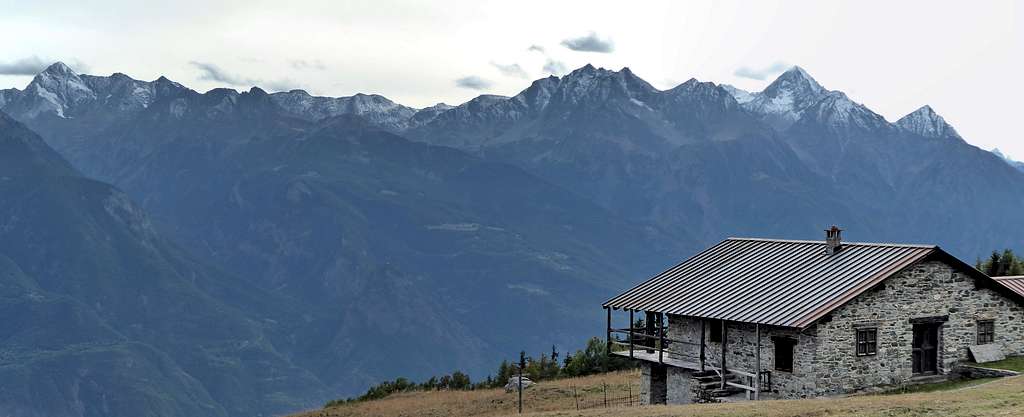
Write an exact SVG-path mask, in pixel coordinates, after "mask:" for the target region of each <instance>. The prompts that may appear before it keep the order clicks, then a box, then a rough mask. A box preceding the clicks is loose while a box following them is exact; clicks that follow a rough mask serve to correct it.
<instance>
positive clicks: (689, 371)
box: [604, 226, 1024, 404]
mask: <svg viewBox="0 0 1024 417" xmlns="http://www.w3.org/2000/svg"><path fill="white" fill-rule="evenodd" d="M841 232H842V231H841V230H840V229H838V228H836V227H834V226H833V227H832V228H831V229H829V230H826V240H825V241H794V240H771V239H740V238H730V239H727V240H725V241H723V242H721V243H719V244H717V245H714V246H712V247H710V248H708V249H706V250H704V251H702V252H700V253H698V254H697V255H695V256H693V257H692V258H690V259H688V260H686V261H684V262H682V263H680V264H679V265H676V266H674V267H672V268H671V269H669V270H667V271H665V272H662V273H661V274H658V275H656V276H654V277H653V278H651V279H649V280H647V281H645V282H643V283H641V284H639V285H637V286H636V287H634V288H632V289H630V290H628V291H626V292H624V293H622V294H621V295H619V296H617V297H615V298H612V299H611V300H609V301H608V302H606V303H605V304H604V308H605V309H606V310H607V316H608V348H609V351H610V352H611V353H613V354H616V355H621V356H628V357H632V358H634V359H637V360H639V361H641V368H642V377H641V378H642V379H641V394H642V395H643V398H642V400H641V401H642V402H645V403H652V404H657V403H670V404H673V403H687V402H693V401H701V400H704V399H707V398H708V397H710V396H719V395H727V394H729V393H730V392H732V391H737V392H742V391H746V393H747V397H748V398H750V399H759V398H761V397H762V394H767V393H771V395H772V396H774V397H777V398H802V397H812V396H822V395H831V394H840V393H849V392H855V391H860V390H865V389H871V388H873V387H880V386H900V385H905V384H912V383H917V382H922V381H930V380H936V379H943V378H946V377H948V376H950V375H953V374H955V373H956V372H957V370H958V366H959V365H960V364H962V363H964V362H966V361H969V360H972V359H973V357H972V355H975V354H979V352H982V351H985V352H997V353H1000V354H1005V355H1024V279H1019V280H1014V279H998V280H997V279H993V278H990V277H988V276H987V275H985V274H983V273H981V272H979V271H978V270H976V269H974V268H973V267H971V266H970V265H968V264H966V263H964V262H962V261H960V260H958V259H957V258H956V257H954V256H952V255H950V254H948V253H946V252H945V251H943V250H942V249H940V248H939V247H938V246H924V245H897V244H880V243H844V242H842V239H841ZM1015 288H1016V289H1015ZM613 310H614V311H624V312H626V313H628V316H629V323H631V324H630V325H629V326H628V327H626V328H613V327H612V323H613V321H612V311H613ZM617 314H619V315H620V316H621V314H622V313H617ZM641 318H642V319H644V324H643V325H642V327H637V325H635V324H633V323H637V322H638V321H637V319H641ZM620 335H621V337H620Z"/></svg>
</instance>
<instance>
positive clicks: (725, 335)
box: [719, 320, 729, 389]
mask: <svg viewBox="0 0 1024 417" xmlns="http://www.w3.org/2000/svg"><path fill="white" fill-rule="evenodd" d="M728 323H729V322H727V321H725V320H722V366H720V367H719V368H721V369H722V389H725V374H726V373H728V371H727V370H726V369H727V368H726V367H725V353H726V352H727V349H728V348H727V347H726V346H727V345H728V344H729V325H728Z"/></svg>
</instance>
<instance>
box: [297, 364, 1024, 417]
mask: <svg viewBox="0 0 1024 417" xmlns="http://www.w3.org/2000/svg"><path fill="white" fill-rule="evenodd" d="M637 382H638V375H637V374H636V373H635V372H623V373H615V374H608V375H596V376H591V377H586V378H575V379H568V380H561V381H551V382H544V383H541V384H538V386H537V387H534V388H530V389H528V390H526V392H525V393H524V399H523V403H524V405H525V407H526V411H528V412H529V413H528V414H527V415H530V416H534V417H538V416H549V417H554V416H560V417H569V416H587V417H598V416H626V417H631V416H635V417H639V416H651V417H657V416H679V417H687V416H692V417H697V416H701V417H704V416H711V417H741V416H742V417H784V416H785V417H788V416H801V417H883V416H884V417H895V416H899V417H924V416H952V417H967V416H972V417H974V416H1024V376H1022V377H1014V378H1005V379H999V380H995V381H993V382H989V383H985V384H982V385H976V386H970V387H966V388H960V389H955V390H951V391H939V392H928V393H919V394H905V395H867V396H857V397H847V398H831V399H812V400H786V401H781V400H780V401H761V402H756V403H754V402H740V403H730V404H694V405H681V406H653V407H632V408H622V407H620V408H609V409H589V410H584V411H576V409H575V404H574V401H573V395H572V387H573V386H576V388H577V391H578V392H579V393H580V394H581V395H582V396H584V397H589V398H593V399H596V397H600V396H602V392H601V389H602V388H601V387H602V383H607V384H608V385H609V396H612V395H615V396H625V395H626V393H627V392H628V389H627V387H628V386H630V385H627V384H631V388H632V389H633V390H634V391H635V390H636V389H637ZM515 407H516V395H515V393H505V391H504V390H481V391H469V392H429V393H424V392H419V393H408V394H400V395H395V396H392V397H389V398H386V399H384V400H379V401H369V402H365V403H358V404H350V405H345V406H342V407H337V408H334V409H330V410H316V411H312V412H309V413H306V414H301V416H302V417H321V416H324V417H327V416H330V417H336V416H498V415H514V414H515V411H516V408H515Z"/></svg>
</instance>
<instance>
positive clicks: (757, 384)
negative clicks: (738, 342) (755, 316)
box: [754, 323, 761, 401]
mask: <svg viewBox="0 0 1024 417" xmlns="http://www.w3.org/2000/svg"><path fill="white" fill-rule="evenodd" d="M754 337H755V338H756V340H757V343H755V345H756V347H755V349H756V350H755V351H754V401H757V400H759V399H761V325H760V324H756V323H755V324H754Z"/></svg>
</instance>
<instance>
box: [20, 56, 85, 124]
mask: <svg viewBox="0 0 1024 417" xmlns="http://www.w3.org/2000/svg"><path fill="white" fill-rule="evenodd" d="M95 98H96V93H95V92H93V91H92V89H90V88H89V86H88V85H87V84H86V83H85V81H83V80H82V78H81V77H79V76H78V74H76V73H75V72H74V71H73V70H72V69H71V68H70V67H68V66H67V65H65V64H64V63H63V62H55V63H53V64H52V65H50V66H49V67H47V68H46V69H45V70H43V72H40V73H39V74H37V75H36V76H35V78H33V79H32V82H31V83H29V85H28V87H26V88H25V92H24V94H23V95H22V97H21V99H22V100H19V101H20V103H19V104H20V107H21V108H20V109H18V111H19V113H21V114H23V115H25V116H27V117H30V118H31V117H36V116H38V115H40V114H43V113H54V114H56V115H57V116H58V117H66V116H67V115H66V112H67V110H68V109H69V108H71V107H74V106H76V105H78V104H80V103H83V102H86V101H90V100H94V99H95Z"/></svg>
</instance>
